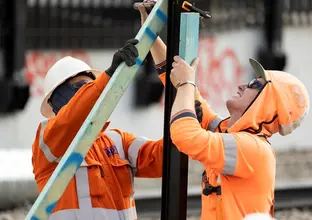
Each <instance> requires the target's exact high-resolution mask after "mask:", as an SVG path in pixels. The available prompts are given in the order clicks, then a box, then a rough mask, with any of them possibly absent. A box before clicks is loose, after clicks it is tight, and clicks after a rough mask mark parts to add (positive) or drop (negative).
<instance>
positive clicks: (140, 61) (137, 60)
mask: <svg viewBox="0 0 312 220" xmlns="http://www.w3.org/2000/svg"><path fill="white" fill-rule="evenodd" d="M135 61H136V64H137V65H138V66H141V65H142V63H143V61H142V60H141V59H140V58H139V57H137V58H135Z"/></svg>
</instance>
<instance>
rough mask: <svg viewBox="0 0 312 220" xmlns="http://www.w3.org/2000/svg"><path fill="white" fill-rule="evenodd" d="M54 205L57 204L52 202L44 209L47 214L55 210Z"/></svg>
mask: <svg viewBox="0 0 312 220" xmlns="http://www.w3.org/2000/svg"><path fill="white" fill-rule="evenodd" d="M56 204H57V202H52V203H51V204H50V205H48V206H47V208H46V212H47V213H48V214H51V213H52V211H53V209H54V208H55V206H56Z"/></svg>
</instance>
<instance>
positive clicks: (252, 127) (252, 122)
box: [137, 4, 310, 220]
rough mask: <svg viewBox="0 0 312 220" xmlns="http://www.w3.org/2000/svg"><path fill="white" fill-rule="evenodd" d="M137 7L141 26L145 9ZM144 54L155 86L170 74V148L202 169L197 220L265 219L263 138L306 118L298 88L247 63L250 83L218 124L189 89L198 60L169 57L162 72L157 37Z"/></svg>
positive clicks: (267, 156)
mask: <svg viewBox="0 0 312 220" xmlns="http://www.w3.org/2000/svg"><path fill="white" fill-rule="evenodd" d="M149 5H150V4H149ZM137 7H138V9H139V11H140V13H141V22H142V23H144V21H145V20H146V18H147V16H148V14H147V13H146V8H145V7H149V6H145V7H144V5H138V6H137ZM151 54H152V56H153V59H154V62H155V63H156V68H157V70H158V73H159V74H160V78H162V82H163V83H165V72H166V68H167V67H168V68H171V65H172V67H173V68H172V70H171V75H170V78H171V82H172V84H173V85H174V86H175V88H176V89H177V94H176V97H175V101H174V104H173V107H172V111H171V115H172V116H171V127H170V132H171V138H172V141H173V143H174V144H175V146H176V147H177V148H178V149H179V150H180V151H181V152H183V153H185V154H187V155H188V156H189V157H190V158H191V159H193V160H198V161H200V162H201V163H202V164H203V165H204V168H205V171H204V172H203V176H202V188H203V191H202V215H201V219H205V220H213V219H215V220H241V219H243V218H244V217H245V216H246V215H247V214H251V213H269V212H271V214H272V216H273V207H274V206H273V205H274V186H275V173H276V158H275V154H274V150H273V148H272V146H271V144H270V143H269V141H268V138H269V137H271V136H272V135H273V134H275V133H277V132H279V133H280V134H281V135H288V134H290V133H291V132H292V131H293V130H294V129H296V128H297V127H299V125H300V123H301V122H302V120H303V119H304V118H305V117H306V115H307V114H308V110H309V105H310V101H309V96H308V93H307V90H306V89H305V87H304V85H303V84H302V83H301V82H300V81H299V80H298V79H297V78H296V77H294V76H292V75H290V74H288V73H285V72H281V71H268V70H265V69H264V68H263V67H262V66H261V65H260V64H259V63H258V62H257V61H255V60H253V59H250V63H251V65H252V67H253V69H254V71H255V73H256V76H257V77H256V78H255V79H253V80H252V81H250V82H249V83H248V84H244V85H239V86H238V87H237V89H238V91H237V95H236V96H233V97H232V98H230V99H229V100H228V101H227V102H226V107H227V109H228V111H229V113H230V117H228V118H225V119H224V118H221V117H220V116H219V115H218V114H216V113H215V112H213V111H212V109H211V108H210V106H209V105H208V103H207V102H206V101H205V100H204V99H203V98H202V97H201V96H200V93H199V91H198V90H197V88H196V86H195V71H196V67H197V65H198V62H199V61H198V59H196V60H195V61H194V62H193V64H192V65H188V64H187V63H186V62H185V61H184V60H183V59H182V58H180V57H179V56H176V57H175V58H174V63H173V64H170V65H168V66H167V65H166V45H165V44H164V43H163V42H162V40H161V39H160V38H159V37H158V38H157V39H156V41H155V43H154V45H153V47H152V49H151ZM203 62H204V61H203ZM194 94H196V95H195V96H194ZM194 101H196V103H197V105H196V107H194Z"/></svg>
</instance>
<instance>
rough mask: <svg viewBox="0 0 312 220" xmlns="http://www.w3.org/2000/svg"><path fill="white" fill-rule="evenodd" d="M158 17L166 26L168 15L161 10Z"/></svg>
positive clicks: (157, 12) (157, 13)
mask: <svg viewBox="0 0 312 220" xmlns="http://www.w3.org/2000/svg"><path fill="white" fill-rule="evenodd" d="M156 15H157V17H158V18H159V19H160V20H161V21H162V22H163V23H164V24H165V23H167V15H166V14H165V13H163V12H162V11H161V10H160V9H157V10H156Z"/></svg>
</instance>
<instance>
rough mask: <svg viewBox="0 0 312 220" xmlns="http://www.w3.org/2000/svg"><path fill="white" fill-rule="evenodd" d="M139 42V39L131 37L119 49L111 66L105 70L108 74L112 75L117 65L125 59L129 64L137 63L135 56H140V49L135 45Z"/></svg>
mask: <svg viewBox="0 0 312 220" xmlns="http://www.w3.org/2000/svg"><path fill="white" fill-rule="evenodd" d="M137 43H139V41H138V40H137V39H130V40H128V41H127V42H126V44H125V46H124V47H122V48H120V49H118V50H117V52H116V53H115V54H114V56H113V61H112V64H111V66H110V67H109V68H108V69H107V70H106V71H105V72H106V73H107V75H109V76H110V77H112V75H113V74H114V72H115V71H116V69H117V67H118V66H119V65H120V64H121V63H122V62H123V61H125V63H126V64H127V66H133V65H134V64H136V61H135V58H137V57H138V56H139V52H138V49H137V48H136V47H135V45H136V44H137Z"/></svg>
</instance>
